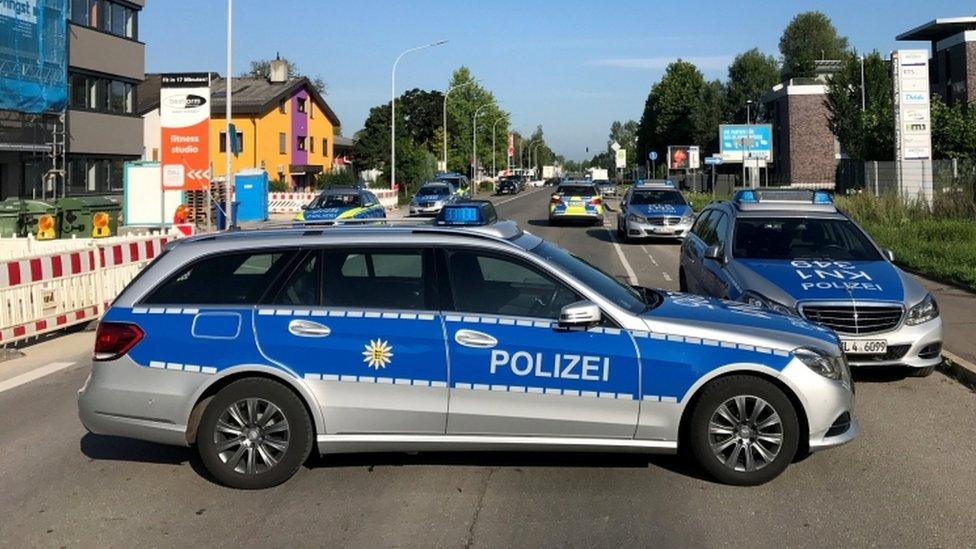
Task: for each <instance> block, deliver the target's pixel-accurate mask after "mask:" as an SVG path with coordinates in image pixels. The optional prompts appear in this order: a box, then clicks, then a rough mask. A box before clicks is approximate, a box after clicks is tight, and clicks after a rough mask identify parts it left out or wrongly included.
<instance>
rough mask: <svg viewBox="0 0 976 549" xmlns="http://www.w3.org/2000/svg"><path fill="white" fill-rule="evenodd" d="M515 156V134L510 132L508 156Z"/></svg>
mask: <svg viewBox="0 0 976 549" xmlns="http://www.w3.org/2000/svg"><path fill="white" fill-rule="evenodd" d="M513 156H515V134H511V133H510V134H508V157H509V158H512V157H513Z"/></svg>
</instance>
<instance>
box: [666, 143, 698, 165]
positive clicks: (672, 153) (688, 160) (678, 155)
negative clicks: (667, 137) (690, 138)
mask: <svg viewBox="0 0 976 549" xmlns="http://www.w3.org/2000/svg"><path fill="white" fill-rule="evenodd" d="M699 154H700V153H699V149H698V147H697V146H694V145H691V146H689V145H669V146H668V169H669V170H697V169H698V168H700V167H701V158H700V157H699Z"/></svg>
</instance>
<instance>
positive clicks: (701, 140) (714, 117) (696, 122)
mask: <svg viewBox="0 0 976 549" xmlns="http://www.w3.org/2000/svg"><path fill="white" fill-rule="evenodd" d="M724 111H725V87H724V86H722V83H721V82H719V81H718V80H713V81H711V82H706V83H705V85H704V86H702V88H701V91H700V92H699V94H698V106H697V107H696V108H695V110H694V112H692V113H691V126H692V128H693V130H694V133H693V136H692V139H693V140H694V141H693V143H694V144H696V145H700V146H701V147H703V148H704V149H705V150H704V151H702V152H703V153H707V152H718V127H719V125H720V124H721V123H722V121H723V120H724V118H725V117H724V114H725V112H724Z"/></svg>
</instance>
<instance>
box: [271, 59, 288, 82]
mask: <svg viewBox="0 0 976 549" xmlns="http://www.w3.org/2000/svg"><path fill="white" fill-rule="evenodd" d="M268 81H269V82H271V83H272V84H283V83H285V82H287V81H288V62H287V61H285V60H283V59H282V58H281V56H280V55H276V56H275V59H274V60H273V61H271V69H270V70H269V71H268Z"/></svg>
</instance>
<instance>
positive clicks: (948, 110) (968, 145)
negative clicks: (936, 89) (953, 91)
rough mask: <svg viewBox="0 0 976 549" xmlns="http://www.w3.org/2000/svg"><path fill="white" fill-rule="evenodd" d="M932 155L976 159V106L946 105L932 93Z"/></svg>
mask: <svg viewBox="0 0 976 549" xmlns="http://www.w3.org/2000/svg"><path fill="white" fill-rule="evenodd" d="M931 108H932V156H933V157H934V158H960V159H967V160H976V106H973V105H972V104H970V105H968V106H963V105H962V104H961V103H960V102H956V103H955V104H953V105H946V103H945V101H943V100H942V96H940V95H939V94H932V104H931Z"/></svg>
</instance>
